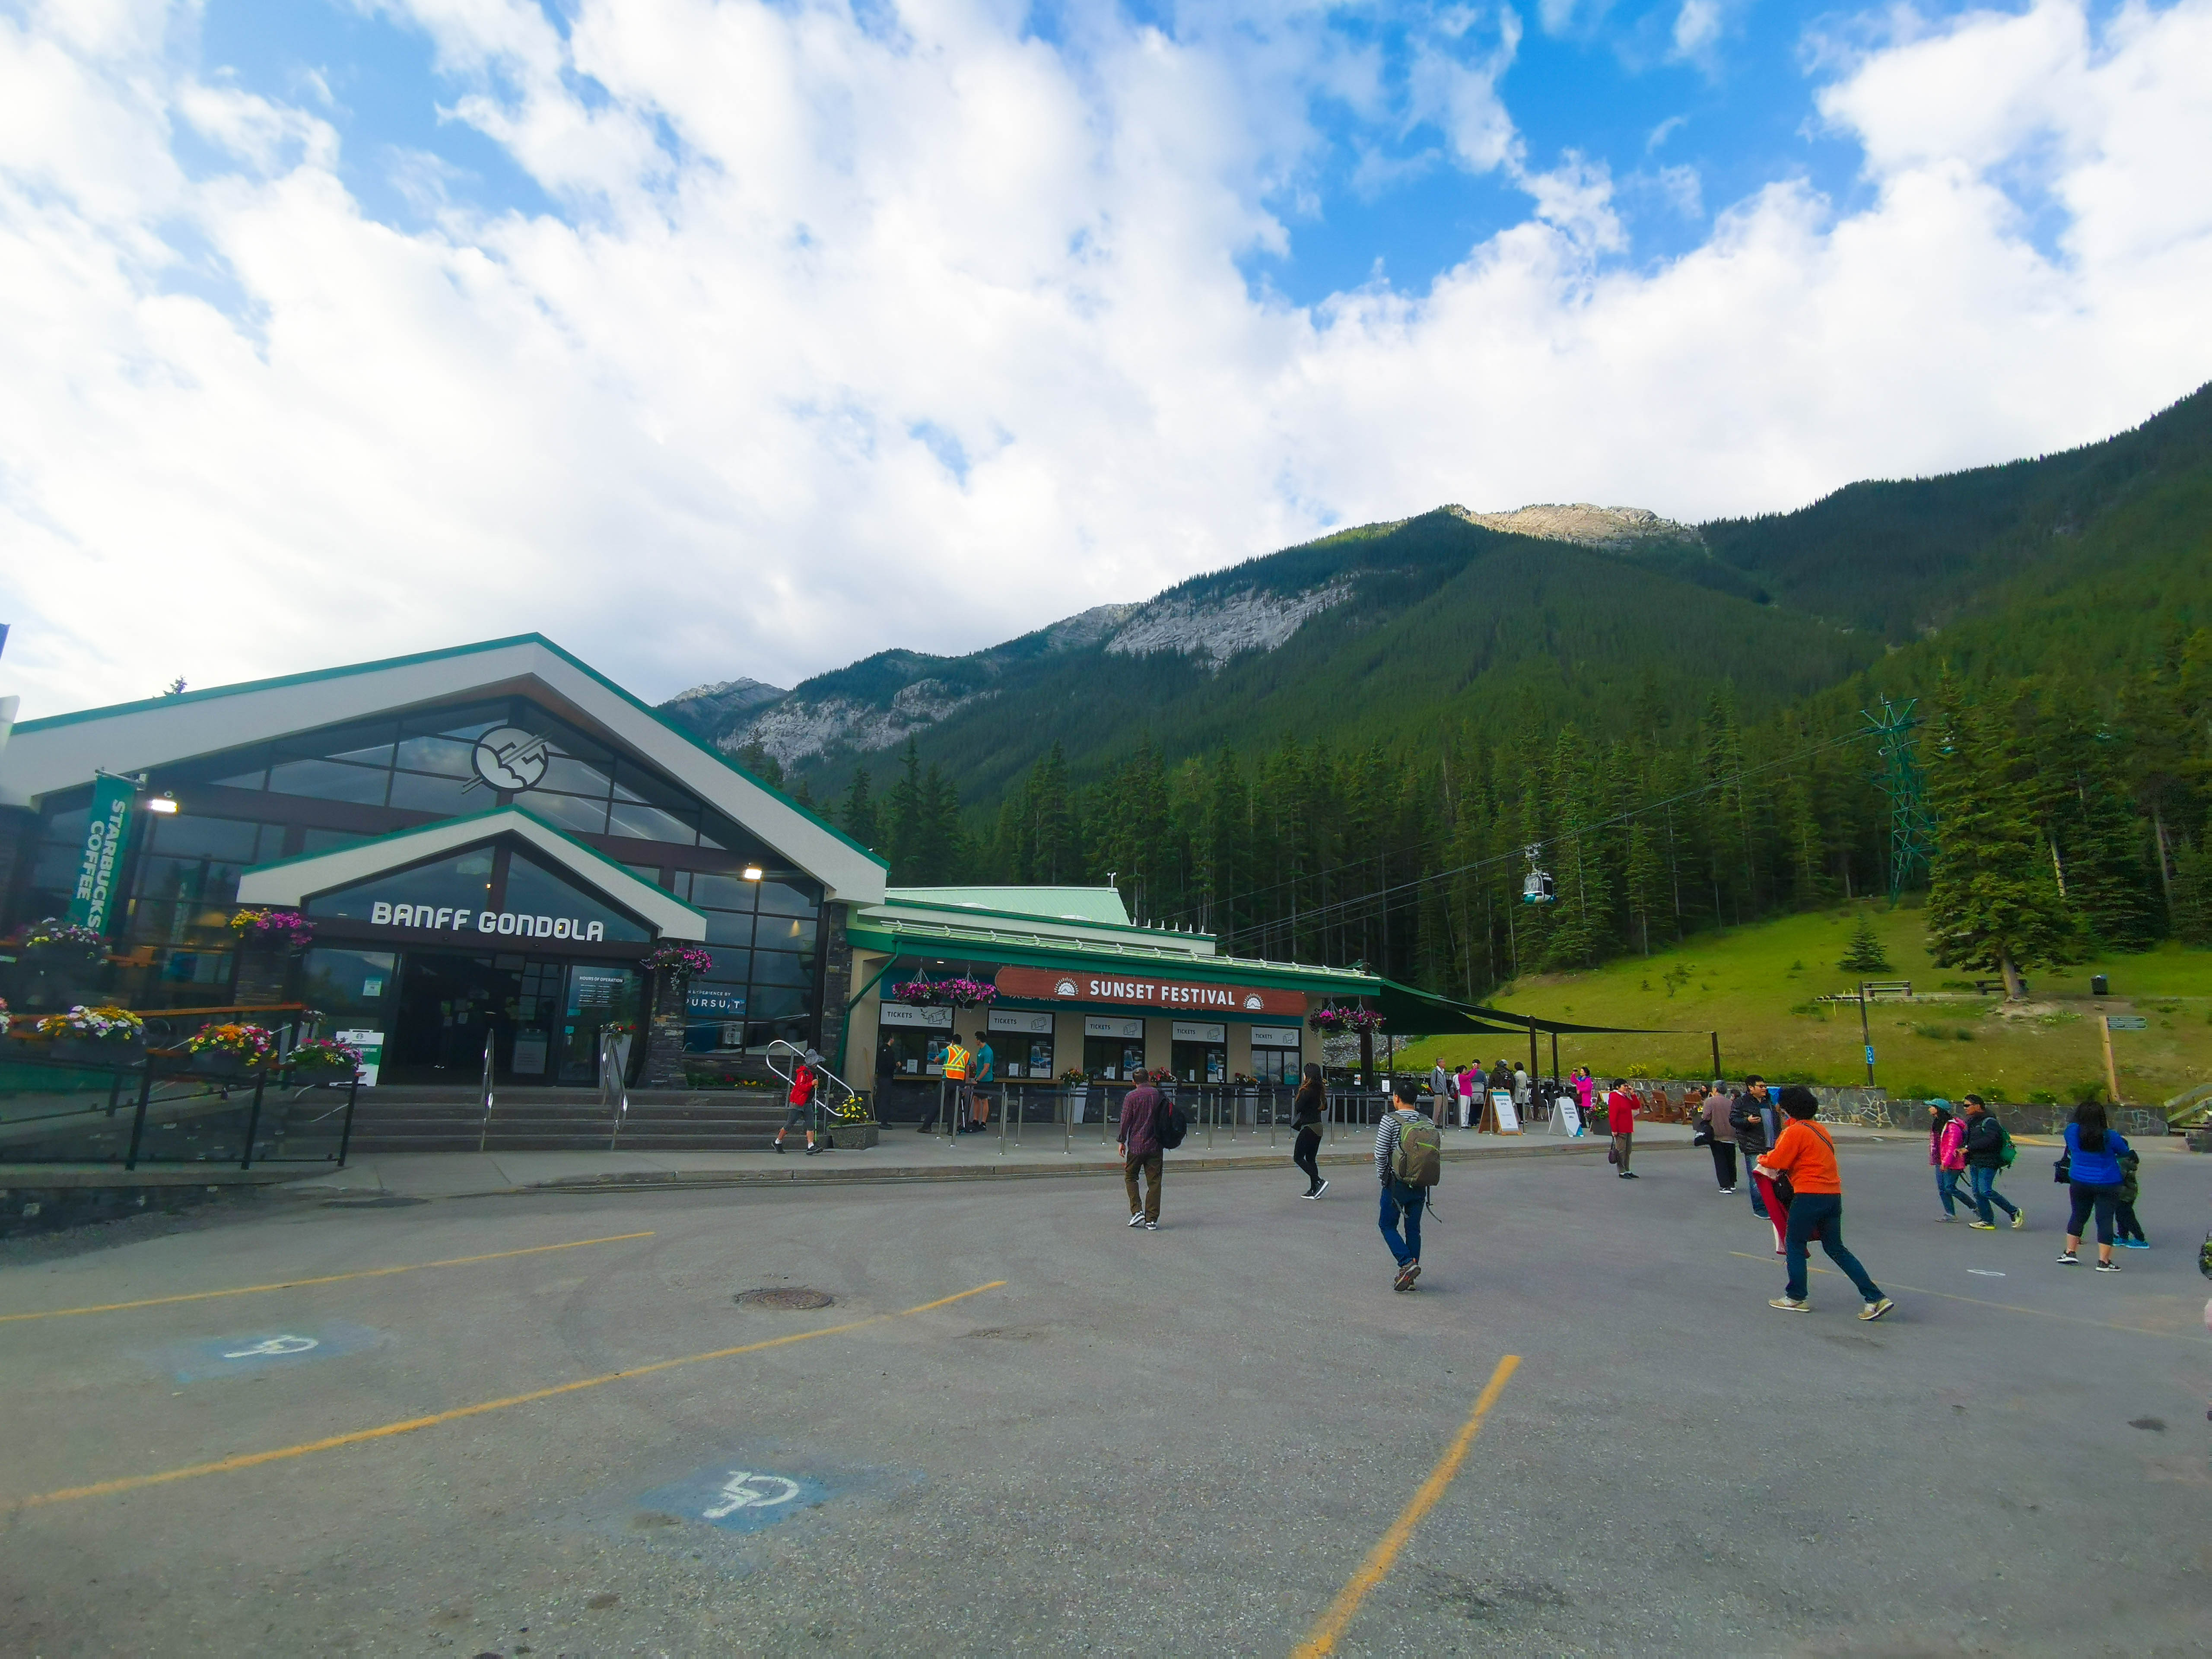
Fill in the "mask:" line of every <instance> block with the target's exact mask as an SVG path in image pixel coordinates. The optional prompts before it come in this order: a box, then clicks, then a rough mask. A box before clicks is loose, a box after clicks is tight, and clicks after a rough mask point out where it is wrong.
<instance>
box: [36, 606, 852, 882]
mask: <svg viewBox="0 0 2212 1659" xmlns="http://www.w3.org/2000/svg"><path fill="white" fill-rule="evenodd" d="M518 645H538V646H543V647H545V649H546V650H548V651H550V652H551V653H553V654H554V655H555V656H556V657H558V658H560V659H561V660H562V661H563V662H565V663H567V664H568V665H569V666H570V667H571V668H573V669H574V670H575V671H577V672H578V673H580V674H583V675H585V676H586V677H587V678H591V679H593V680H596V681H598V682H599V684H601V685H602V686H604V687H605V688H606V689H607V690H610V691H611V692H613V693H614V694H615V696H618V697H620V698H621V699H622V700H623V702H626V703H628V704H629V706H630V707H631V708H635V709H636V710H637V712H638V713H639V714H642V715H644V716H645V717H646V718H647V720H651V721H653V724H654V725H656V726H660V727H662V728H663V729H664V730H665V731H667V732H671V734H673V735H674V736H676V737H678V738H682V739H683V740H684V742H685V743H687V744H690V745H691V747H692V748H694V749H696V750H698V751H699V752H700V753H701V754H702V755H704V756H706V757H707V758H708V759H709V760H711V761H713V762H714V763H715V764H716V765H717V766H720V767H721V768H722V769H724V770H726V771H730V772H734V773H736V774H737V775H738V776H739V777H741V778H743V779H744V781H746V782H747V783H750V784H751V785H752V786H753V787H755V788H757V789H760V790H763V791H764V792H765V793H768V794H770V795H772V796H774V797H775V799H777V800H780V801H781V802H782V803H783V804H784V805H786V806H788V807H789V808H790V809H791V810H792V811H794V812H797V813H799V815H800V816H801V817H805V819H807V820H808V821H809V822H810V823H813V824H814V825H815V826H816V827H817V829H826V830H828V831H829V833H830V834H831V835H833V836H836V838H837V839H838V840H839V841H842V842H844V843H845V845H846V846H848V847H849V848H852V849H853V850H854V852H856V853H858V854H860V856H861V857H863V858H865V859H866V860H868V861H869V862H870V863H872V864H878V865H881V866H883V868H884V872H886V873H888V872H890V867H891V865H890V860H889V859H886V858H883V857H881V856H879V855H878V854H875V853H872V852H871V851H870V850H869V849H868V848H865V847H863V846H861V845H860V842H857V841H854V839H853V838H852V837H851V836H848V835H847V834H846V833H845V832H844V831H843V830H842V829H839V828H838V827H837V826H836V824H834V823H831V822H830V821H829V819H827V818H825V817H823V816H822V815H821V814H820V813H819V812H817V811H815V810H814V809H813V808H812V807H811V806H803V805H800V804H799V802H797V801H795V800H793V799H792V798H791V797H790V796H788V795H787V794H785V793H783V791H782V790H781V789H779V788H777V787H775V785H774V784H772V783H769V782H766V781H763V780H762V779H760V778H757V777H755V776H754V775H752V774H751V773H750V772H748V771H746V770H745V769H744V767H742V766H737V765H733V764H732V763H731V762H730V761H729V759H728V758H727V757H726V756H724V755H723V754H722V753H721V752H720V750H716V749H714V748H711V747H709V746H708V744H703V743H702V742H700V740H699V739H698V738H697V737H696V736H695V735H694V734H692V733H691V732H687V731H685V730H684V728H683V727H682V726H678V724H677V723H676V722H675V721H673V720H670V719H669V718H668V717H667V716H666V715H665V714H661V713H660V711H659V709H657V708H653V706H652V704H650V703H648V702H645V701H643V700H642V699H641V698H640V697H638V696H635V695H634V694H632V693H631V692H630V691H629V690H627V689H625V688H624V687H623V686H620V685H617V684H615V683H614V681H612V680H611V679H609V678H607V677H606V676H605V674H602V673H601V672H599V670H598V669H596V668H594V667H592V665H591V664H589V663H587V662H586V661H585V660H584V659H582V658H580V657H579V656H577V655H576V654H575V653H573V652H570V651H566V650H563V649H562V647H560V646H557V645H556V644H555V643H554V642H553V641H550V640H549V639H547V638H546V637H545V636H544V635H543V634H511V635H507V637H506V638H505V639H499V640H480V641H477V642H476V643H475V644H473V645H449V646H446V647H442V648H441V649H439V650H436V651H417V652H414V653H411V654H410V655H408V656H404V657H380V658H379V659H376V660H375V661H374V662H357V663H349V664H348V665H345V666H344V667H343V668H317V669H312V670H310V671H307V672H306V673H301V674H279V675H277V676H276V677H275V678H271V679H265V680H241V681H240V682H239V683H238V684H236V685H214V686H210V687H209V688H208V689H207V690H204V691H179V692H177V693H175V694H174V695H173V696H160V697H141V698H139V699H138V700H137V702H115V703H109V704H108V705H106V707H105V708H80V709H77V710H76V711H75V712H74V713H72V714H48V715H46V716H44V717H42V718H40V719H39V720H19V721H17V722H16V723H15V731H16V732H19V733H20V732H44V731H50V730H52V728H54V727H56V726H74V725H76V724H78V723H79V722H81V721H84V720H108V719H112V718H113V717H114V716H115V715H118V714H141V713H143V712H145V711H147V710H149V709H158V708H175V707H178V706H179V705H181V704H185V703H191V702H212V701H213V700H214V699H216V698H217V697H235V696H244V695H245V694H246V693H247V692H249V691H276V690H283V688H284V687H286V686H288V685H313V684H318V683H319V682H320V681H324V680H337V679H344V678H348V677H349V676H351V675H355V674H374V673H380V672H381V671H384V670H386V669H387V668H412V667H414V666H415V665H417V664H418V663H426V662H441V661H445V660H447V659H451V658H454V657H467V656H474V655H476V654H477V653H480V652H485V651H504V650H506V649H507V648H508V647H512V646H518ZM532 816H533V817H534V816H535V814H533V815H532ZM547 827H548V828H549V829H550V827H551V826H550V825H548V826H547Z"/></svg>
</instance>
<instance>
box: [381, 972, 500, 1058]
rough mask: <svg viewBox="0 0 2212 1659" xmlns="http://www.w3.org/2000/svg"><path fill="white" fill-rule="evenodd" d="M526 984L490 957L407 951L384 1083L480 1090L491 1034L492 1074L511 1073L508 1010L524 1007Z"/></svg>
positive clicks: (387, 1049) (400, 975) (388, 1049)
mask: <svg viewBox="0 0 2212 1659" xmlns="http://www.w3.org/2000/svg"><path fill="white" fill-rule="evenodd" d="M521 977H522V976H521V975H520V973H518V972H516V971H514V970H513V969H505V970H502V969H499V968H497V967H495V965H494V961H493V958H492V957H489V956H482V957H479V956H458V955H455V956H448V955H446V954H444V953H442V952H431V951H408V952H407V953H406V954H405V956H404V958H403V959H402V961H401V964H400V973H399V1006H398V1018H396V1019H395V1020H394V1021H393V1022H392V1024H393V1025H394V1028H395V1029H394V1030H393V1032H392V1040H391V1041H390V1042H387V1044H386V1048H385V1051H384V1054H385V1063H384V1076H383V1079H382V1080H383V1081H385V1082H387V1083H461V1084H473V1083H475V1082H476V1081H477V1079H479V1078H481V1077H482V1076H483V1049H484V1038H485V1036H487V1035H490V1036H493V1037H494V1043H493V1060H492V1063H493V1075H494V1077H495V1078H497V1077H499V1076H501V1074H502V1073H506V1072H507V1066H508V1065H509V1064H510V1063H511V1060H512V1055H513V1041H514V1040H513V1023H512V1021H511V1020H510V1019H509V1018H508V1015H507V1005H508V1004H509V1003H510V1002H513V1001H515V1000H518V998H519V996H520V992H521V989H522V986H521Z"/></svg>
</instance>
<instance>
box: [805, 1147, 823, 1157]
mask: <svg viewBox="0 0 2212 1659" xmlns="http://www.w3.org/2000/svg"><path fill="white" fill-rule="evenodd" d="M821 1150H822V1149H821V1148H820V1147H819V1146H809V1147H808V1148H807V1149H806V1155H807V1157H809V1158H811V1157H813V1156H814V1154H815V1153H817V1152H820V1151H821Z"/></svg>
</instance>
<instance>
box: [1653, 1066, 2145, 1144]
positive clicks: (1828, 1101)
mask: <svg viewBox="0 0 2212 1659" xmlns="http://www.w3.org/2000/svg"><path fill="white" fill-rule="evenodd" d="M1632 1085H1633V1086H1634V1087H1636V1088H1638V1089H1642V1090H1645V1091H1649V1090H1652V1089H1664V1090H1665V1091H1667V1093H1668V1096H1669V1097H1672V1098H1674V1099H1675V1100H1680V1098H1681V1097H1682V1091H1683V1090H1684V1089H1686V1088H1687V1087H1689V1084H1688V1082H1686V1081H1684V1080H1681V1079H1671V1078H1636V1079H1632ZM1770 1086H1772V1085H1770ZM1808 1086H1809V1087H1810V1088H1811V1089H1812V1091H1813V1093H1814V1095H1815V1096H1816V1097H1818V1098H1819V1100H1820V1115H1821V1116H1822V1117H1823V1118H1825V1119H1826V1121H1829V1122H1831V1123H1849V1124H1853V1125H1855V1126H1857V1127H1861V1128H1867V1129H1900V1130H1902V1129H1916V1130H1923V1131H1924V1130H1925V1129H1926V1128H1927V1127H1928V1103H1927V1102H1925V1101H1923V1100H1893V1099H1891V1098H1890V1096H1889V1091H1887V1090H1886V1089H1868V1088H1863V1087H1862V1088H1839V1087H1837V1086H1836V1085H1832V1084H1825V1083H1816V1084H1812V1085H1808ZM1951 1104H1952V1107H1953V1109H1957V1106H1958V1102H1957V1101H1955V1100H1954V1101H1953V1102H1952V1103H1951ZM1990 1110H1991V1111H1993V1112H1995V1113H1996V1116H1997V1121H1999V1122H2000V1123H2002V1124H2003V1125H2004V1126H2005V1127H2006V1128H2008V1129H2009V1130H2011V1131H2012V1132H2013V1133H2015V1134H2017V1135H2055V1134H2057V1133H2060V1132H2061V1131H2063V1129H2064V1128H2065V1127H2066V1125H2067V1124H2068V1123H2069V1121H2071V1120H2072V1118H2073V1116H2074V1109H2073V1108H2072V1107H2071V1106H2022V1105H2015V1104H2014V1103H2011V1102H2009V1101H1998V1102H1993V1103H1991V1104H1990ZM2110 1116H2111V1118H2112V1127H2114V1128H2116V1129H2118V1131H2119V1132H2120V1133H2122V1134H2124V1135H2163V1134H2166V1133H2168V1131H2167V1129H2166V1115H2165V1114H2164V1113H2162V1112H2157V1111H2153V1110H2151V1109H2148V1108H2146V1107H2142V1106H2123V1107H2120V1108H2119V1109H2118V1110H2115V1111H2113V1112H2112V1113H2111V1114H2110Z"/></svg>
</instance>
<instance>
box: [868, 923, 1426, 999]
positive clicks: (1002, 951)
mask: <svg viewBox="0 0 2212 1659" xmlns="http://www.w3.org/2000/svg"><path fill="white" fill-rule="evenodd" d="M846 937H847V939H849V940H850V941H851V942H852V943H853V944H854V945H856V946H857V947H859V948H860V949H861V950H864V951H890V952H891V953H893V954H895V955H899V956H961V955H968V956H975V957H988V958H989V959H990V960H991V961H993V962H997V963H1003V964H1006V965H1007V966H1010V967H1022V968H1067V967H1086V966H1087V967H1093V968H1095V967H1097V966H1099V965H1100V964H1102V963H1121V964H1123V965H1128V964H1133V963H1144V964H1146V966H1148V967H1152V968H1156V969H1163V970H1171V971H1172V973H1173V975H1174V976H1175V977H1176V978H1179V979H1195V980H1204V981H1209V982H1212V983H1215V984H1234V983H1237V981H1254V980H1257V981H1264V982H1266V983H1267V984H1271V985H1280V986H1284V987H1288V988H1290V989H1293V990H1302V991H1319V992H1322V993H1323V994H1332V995H1336V996H1372V995H1374V994H1376V992H1377V991H1379V990H1380V989H1381V988H1382V986H1383V981H1381V980H1380V979H1378V978H1376V976H1375V975H1372V974H1357V973H1354V972H1352V969H1348V968H1322V967H1317V966H1314V965H1311V964H1309V963H1279V962H1262V961H1258V960H1255V959H1252V958H1249V957H1193V956H1187V955H1185V954H1183V953H1182V952H1181V951H1147V950H1145V949H1143V948H1141V947H1139V946H1134V945H1091V946H1089V947H1088V948H1086V947H1085V945H1082V944H1081V943H1079V942H1078V941H1074V940H1061V939H1050V938H1048V937H1045V936H1044V935H1042V934H1037V933H1000V932H998V931H996V930H994V929H987V928H955V927H943V928H939V927H937V926H936V925H935V924H929V925H927V926H926V927H921V928H915V927H903V926H900V925H897V924H892V925H890V926H888V927H886V926H881V925H878V924H876V923H873V922H858V923H854V924H851V925H849V926H848V927H847V929H846Z"/></svg>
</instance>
